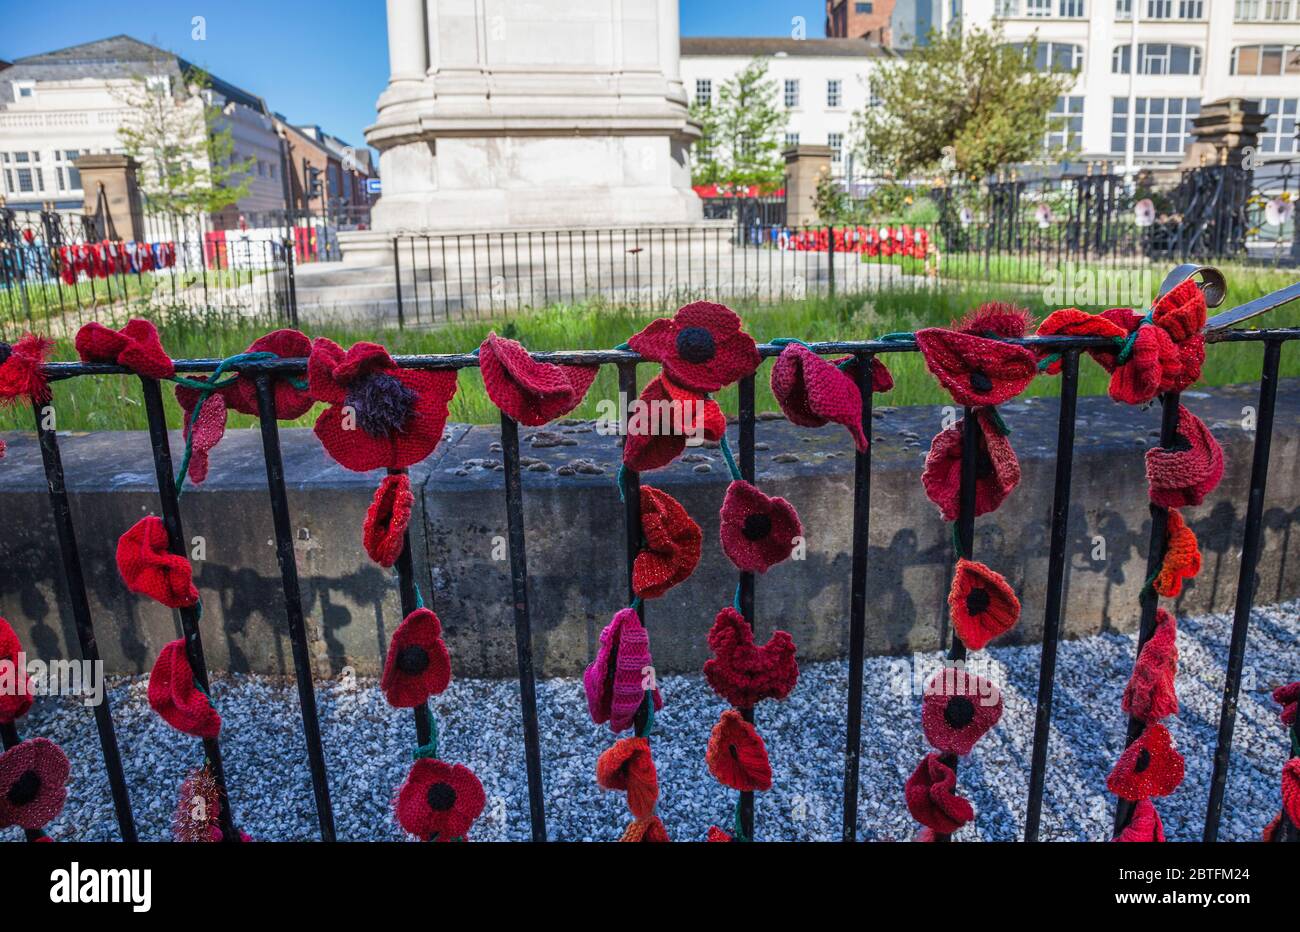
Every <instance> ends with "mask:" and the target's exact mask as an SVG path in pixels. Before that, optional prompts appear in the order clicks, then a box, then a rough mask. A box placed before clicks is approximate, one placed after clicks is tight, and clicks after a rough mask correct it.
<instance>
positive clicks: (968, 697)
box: [921, 667, 1002, 757]
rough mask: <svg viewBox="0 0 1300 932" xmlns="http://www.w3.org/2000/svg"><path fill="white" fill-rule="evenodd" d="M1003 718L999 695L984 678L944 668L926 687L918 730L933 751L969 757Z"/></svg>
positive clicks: (954, 668) (992, 685) (1000, 692)
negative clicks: (921, 731) (986, 734)
mask: <svg viewBox="0 0 1300 932" xmlns="http://www.w3.org/2000/svg"><path fill="white" fill-rule="evenodd" d="M1001 717H1002V691H1001V690H999V689H998V688H997V686H995V685H994V684H993V683H992V682H990V681H989V680H986V679H984V678H983V677H979V676H975V675H974V674H971V673H967V672H966V671H964V670H959V669H957V668H956V667H945V668H944V669H942V670H940V671H939V672H938V673H936V674H935V675H934V676H933V677H931V678H930V681H929V682H928V683H926V685H925V698H924V699H922V700H921V728H922V729H923V730H924V731H925V739H926V740H927V741H929V742H930V746H931V747H933V748H934V749H935V750H936V751H942V752H943V753H944V754H955V755H957V756H959V757H960V756H962V755H965V754H969V753H970V752H971V748H973V747H975V743H976V742H977V741H979V739H980V738H982V737H984V735H985V733H987V732H988V730H989V729H990V728H992V727H993V726H994V725H996V724H997V723H998V719H1000V718H1001Z"/></svg>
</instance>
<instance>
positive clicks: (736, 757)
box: [727, 744, 740, 761]
mask: <svg viewBox="0 0 1300 932" xmlns="http://www.w3.org/2000/svg"><path fill="white" fill-rule="evenodd" d="M727 752H728V753H729V754H731V759H732V760H735V761H738V760H740V752H739V751H737V750H736V746H735V745H734V744H729V745H727Z"/></svg>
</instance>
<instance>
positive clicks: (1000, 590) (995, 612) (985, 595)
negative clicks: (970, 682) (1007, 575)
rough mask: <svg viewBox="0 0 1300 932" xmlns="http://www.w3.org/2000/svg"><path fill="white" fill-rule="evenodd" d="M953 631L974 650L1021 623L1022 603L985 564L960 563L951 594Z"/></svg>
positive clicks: (1005, 582) (969, 561)
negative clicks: (1019, 621)
mask: <svg viewBox="0 0 1300 932" xmlns="http://www.w3.org/2000/svg"><path fill="white" fill-rule="evenodd" d="M948 608H949V610H950V612H951V617H952V626H953V630H954V631H956V632H957V636H958V637H959V638H961V640H962V643H963V644H965V645H966V646H967V647H968V648H970V649H971V650H979V649H980V648H981V647H983V646H984V645H985V644H987V643H988V642H989V641H991V640H993V639H994V638H995V637H998V636H999V635H1001V634H1005V633H1006V632H1008V631H1010V630H1011V629H1012V628H1013V627H1015V624H1016V622H1017V621H1018V620H1019V619H1020V600H1019V599H1017V598H1016V594H1015V592H1013V591H1012V590H1011V586H1010V585H1008V584H1007V581H1006V580H1005V579H1003V578H1002V576H1001V575H1000V574H998V573H995V572H993V570H991V569H989V568H988V567H987V566H985V565H984V564H983V563H976V562H975V561H974V560H967V559H966V558H965V557H959V558H958V559H957V571H956V572H955V573H954V574H953V578H952V590H951V591H950V592H949V593H948Z"/></svg>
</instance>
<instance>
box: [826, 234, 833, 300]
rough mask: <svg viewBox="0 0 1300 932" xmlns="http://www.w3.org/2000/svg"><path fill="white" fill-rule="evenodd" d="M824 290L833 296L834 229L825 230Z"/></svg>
mask: <svg viewBox="0 0 1300 932" xmlns="http://www.w3.org/2000/svg"><path fill="white" fill-rule="evenodd" d="M826 278H827V284H826V288H827V291H828V293H829V294H831V295H834V294H835V227H833V226H828V227H827V228H826Z"/></svg>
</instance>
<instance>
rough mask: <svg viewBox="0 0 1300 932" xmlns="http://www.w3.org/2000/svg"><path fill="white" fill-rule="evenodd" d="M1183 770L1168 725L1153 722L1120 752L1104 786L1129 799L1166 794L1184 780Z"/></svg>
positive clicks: (1135, 800) (1180, 757) (1135, 799)
mask: <svg viewBox="0 0 1300 932" xmlns="http://www.w3.org/2000/svg"><path fill="white" fill-rule="evenodd" d="M1183 770H1184V765H1183V756H1182V755H1181V754H1179V753H1178V749H1177V748H1175V747H1174V739H1173V736H1172V735H1170V734H1169V729H1168V728H1166V727H1165V726H1164V725H1161V724H1160V723H1159V722H1153V723H1151V724H1150V725H1147V727H1146V730H1145V731H1143V732H1142V734H1141V736H1140V737H1139V738H1138V739H1137V740H1136V741H1134V742H1133V743H1132V744H1130V745H1129V746H1128V748H1126V749H1125V751H1124V753H1123V754H1121V755H1120V758H1119V760H1118V761H1116V763H1115V768H1114V769H1113V770H1112V771H1111V772H1110V776H1109V777H1107V778H1106V787H1107V789H1109V790H1110V791H1111V792H1112V793H1114V794H1115V795H1116V796H1119V797H1120V798H1122V799H1127V800H1128V801H1129V802H1137V801H1138V800H1141V799H1147V798H1149V797H1151V796H1168V795H1169V794H1170V793H1172V792H1173V791H1174V790H1176V789H1178V784H1180V783H1182V782H1183Z"/></svg>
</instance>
